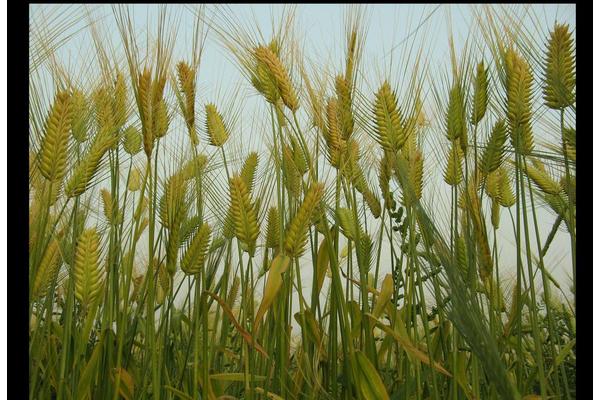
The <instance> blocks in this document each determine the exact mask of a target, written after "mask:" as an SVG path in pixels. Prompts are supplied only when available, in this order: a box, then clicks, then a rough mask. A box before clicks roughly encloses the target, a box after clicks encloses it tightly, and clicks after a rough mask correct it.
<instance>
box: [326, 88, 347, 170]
mask: <svg viewBox="0 0 600 400" xmlns="http://www.w3.org/2000/svg"><path fill="white" fill-rule="evenodd" d="M324 133H325V143H326V144H327V150H328V158H329V162H330V163H331V165H332V166H333V167H334V168H339V166H340V149H341V147H342V141H343V139H342V132H341V128H340V123H339V114H338V102H337V100H336V99H334V98H330V99H329V101H328V102H327V129H326V130H325V132H324Z"/></svg>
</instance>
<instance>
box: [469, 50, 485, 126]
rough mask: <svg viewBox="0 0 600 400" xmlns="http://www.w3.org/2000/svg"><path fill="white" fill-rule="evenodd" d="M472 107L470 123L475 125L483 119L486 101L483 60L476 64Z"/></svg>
mask: <svg viewBox="0 0 600 400" xmlns="http://www.w3.org/2000/svg"><path fill="white" fill-rule="evenodd" d="M473 86H474V90H473V108H472V111H471V124H473V125H477V124H478V123H479V121H481V120H482V119H483V116H484V115H485V111H486V109H487V103H488V77H487V69H486V68H485V66H484V65H483V61H482V62H480V63H479V64H477V74H476V75H475V82H474V84H473Z"/></svg>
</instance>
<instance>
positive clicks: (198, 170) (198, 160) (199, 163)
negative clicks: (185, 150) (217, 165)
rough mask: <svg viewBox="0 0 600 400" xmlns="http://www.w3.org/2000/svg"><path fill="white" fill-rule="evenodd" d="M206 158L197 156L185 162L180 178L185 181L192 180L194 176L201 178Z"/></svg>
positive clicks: (202, 155) (200, 155) (201, 155)
mask: <svg viewBox="0 0 600 400" xmlns="http://www.w3.org/2000/svg"><path fill="white" fill-rule="evenodd" d="M207 162H208V158H207V157H206V156H205V155H204V154H198V155H197V156H196V157H194V158H193V159H191V160H189V161H187V162H186V163H185V165H184V166H183V168H182V169H181V176H182V177H183V179H185V180H189V179H192V178H194V177H196V176H201V175H202V173H203V172H204V168H205V167H206V163H207Z"/></svg>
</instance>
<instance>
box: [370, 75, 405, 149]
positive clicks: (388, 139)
mask: <svg viewBox="0 0 600 400" xmlns="http://www.w3.org/2000/svg"><path fill="white" fill-rule="evenodd" d="M373 118H374V120H375V128H376V133H377V142H378V143H379V144H380V145H381V147H383V149H384V151H392V152H396V151H397V150H399V149H400V148H401V147H402V146H403V145H404V142H405V141H406V139H407V132H406V131H405V130H404V129H403V126H402V117H401V115H400V111H399V110H398V101H397V100H396V93H395V92H394V91H393V90H392V88H391V87H390V84H389V83H388V81H387V80H386V81H384V82H383V84H382V85H381V87H380V88H379V90H378V91H377V93H376V94H375V105H374V107H373Z"/></svg>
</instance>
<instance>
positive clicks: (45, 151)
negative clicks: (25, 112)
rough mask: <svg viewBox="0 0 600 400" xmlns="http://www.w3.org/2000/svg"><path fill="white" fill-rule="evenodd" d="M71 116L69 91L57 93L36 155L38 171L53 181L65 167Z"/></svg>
mask: <svg viewBox="0 0 600 400" xmlns="http://www.w3.org/2000/svg"><path fill="white" fill-rule="evenodd" d="M72 118H73V107H72V104H71V97H70V95H69V93H67V92H65V91H63V92H59V93H57V94H56V97H55V98H54V103H53V104H52V108H51V109H50V112H49V114H48V118H47V119H46V126H45V134H44V138H43V141H42V145H41V148H40V153H39V156H38V162H39V168H40V172H41V173H42V175H43V176H44V177H45V178H46V179H48V180H50V181H53V182H56V181H60V180H61V179H62V178H63V176H64V174H65V170H66V168H67V155H68V150H69V131H70V129H71V121H72Z"/></svg>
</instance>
